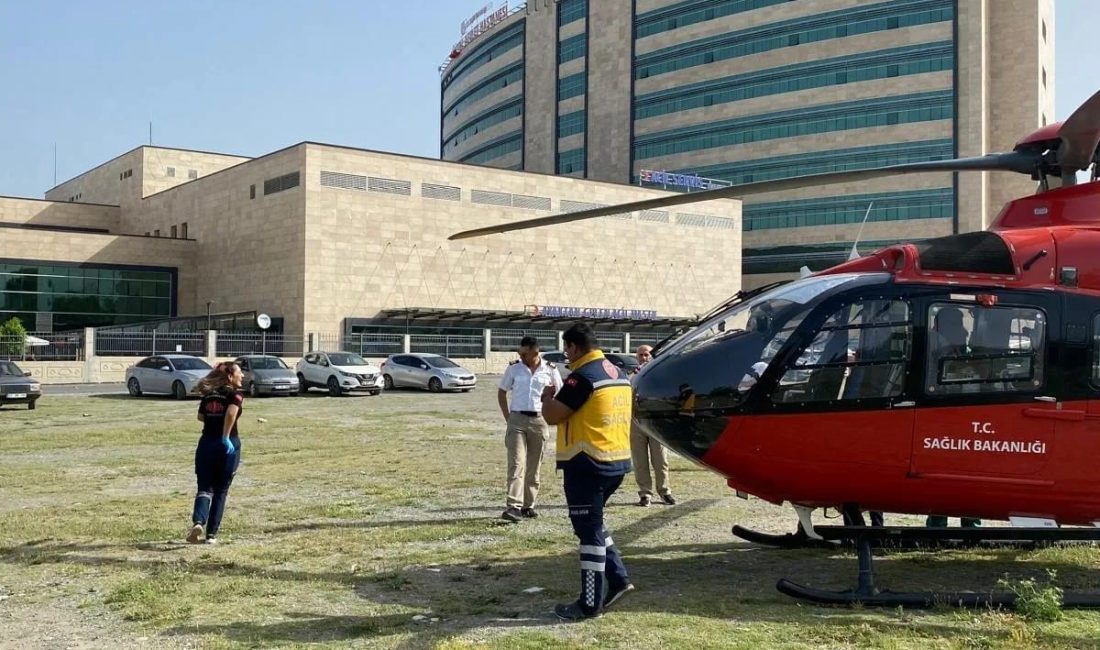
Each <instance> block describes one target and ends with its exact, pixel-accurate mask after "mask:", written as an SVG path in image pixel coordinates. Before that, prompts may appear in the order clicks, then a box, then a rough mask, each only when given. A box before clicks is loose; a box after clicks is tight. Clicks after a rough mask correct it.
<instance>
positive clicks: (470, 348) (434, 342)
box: [409, 334, 485, 359]
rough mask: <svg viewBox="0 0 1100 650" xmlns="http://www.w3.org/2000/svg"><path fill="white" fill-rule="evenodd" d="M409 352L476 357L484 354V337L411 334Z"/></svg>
mask: <svg viewBox="0 0 1100 650" xmlns="http://www.w3.org/2000/svg"><path fill="white" fill-rule="evenodd" d="M409 339H410V341H409V347H410V348H411V350H410V351H411V352H425V353H429V354H442V355H443V356H445V357H455V358H466V359H476V358H480V357H481V356H483V355H484V354H485V337H484V336H471V335H459V334H413V335H411V336H410V337H409Z"/></svg>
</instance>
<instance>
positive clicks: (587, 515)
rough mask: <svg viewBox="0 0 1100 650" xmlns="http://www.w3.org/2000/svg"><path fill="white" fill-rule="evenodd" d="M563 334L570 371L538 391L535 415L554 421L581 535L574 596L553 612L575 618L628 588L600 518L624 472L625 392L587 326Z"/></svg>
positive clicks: (622, 378)
mask: <svg viewBox="0 0 1100 650" xmlns="http://www.w3.org/2000/svg"><path fill="white" fill-rule="evenodd" d="M562 340H563V341H564V345H565V357H566V359H568V360H569V369H570V371H571V372H570V374H569V376H568V377H567V378H566V379H565V382H564V385H563V386H562V388H561V390H560V391H558V392H557V394H556V395H555V394H554V391H553V388H551V387H547V388H546V390H545V391H544V392H543V395H542V415H543V418H544V419H545V420H546V422H547V423H548V424H556V425H558V441H557V456H558V469H560V470H562V473H563V475H564V480H565V501H566V503H567V504H568V505H569V520H570V522H572V524H573V534H575V535H576V536H577V537H578V538H579V539H580V560H581V593H580V597H579V598H578V599H577V600H576V601H575V602H572V603H565V604H560V605H557V606H555V607H554V613H555V614H557V615H558V618H561V619H563V620H567V621H576V620H581V619H585V618H591V617H593V616H599V615H600V614H601V613H602V612H603V610H604V609H606V608H608V607H610V606H612V605H614V604H615V603H616V602H617V601H618V600H619V599H620V598H622V597H623V596H624V595H626V594H627V592H629V591H631V590H633V589H634V585H632V584H630V577H629V576H628V575H627V572H626V567H625V566H623V560H622V557H621V556H620V555H619V551H618V549H616V548H615V543H614V542H613V541H612V540H611V534H610V533H609V532H608V530H607V528H606V527H605V526H604V523H603V508H604V504H605V503H607V500H608V499H609V498H610V497H611V495H612V494H614V493H615V490H617V489H618V488H619V485H620V484H621V483H622V482H623V476H624V475H625V474H626V473H627V472H629V471H630V416H631V411H630V409H631V398H632V395H631V389H630V378H629V377H628V376H627V375H626V374H625V373H624V372H623V371H621V370H619V368H617V367H616V366H615V365H614V364H612V363H611V362H610V361H608V360H607V359H606V358H605V357H604V355H603V352H602V351H600V350H599V349H598V348H597V347H596V334H595V332H593V331H592V328H591V327H589V326H588V325H586V324H584V323H577V324H575V325H573V326H572V327H570V328H569V329H568V330H567V331H566V332H565V334H564V335H563V337H562Z"/></svg>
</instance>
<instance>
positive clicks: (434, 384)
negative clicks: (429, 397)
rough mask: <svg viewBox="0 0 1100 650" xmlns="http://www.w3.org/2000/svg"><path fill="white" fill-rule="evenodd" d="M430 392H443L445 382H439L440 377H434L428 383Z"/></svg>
mask: <svg viewBox="0 0 1100 650" xmlns="http://www.w3.org/2000/svg"><path fill="white" fill-rule="evenodd" d="M428 390H430V391H432V392H433V393H438V392H440V391H442V390H443V382H441V381H439V377H432V378H431V379H430V380H429V381H428Z"/></svg>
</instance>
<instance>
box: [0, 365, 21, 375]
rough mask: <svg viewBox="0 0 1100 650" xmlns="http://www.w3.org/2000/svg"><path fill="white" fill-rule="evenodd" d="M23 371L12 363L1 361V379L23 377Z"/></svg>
mask: <svg viewBox="0 0 1100 650" xmlns="http://www.w3.org/2000/svg"><path fill="white" fill-rule="evenodd" d="M22 376H23V371H22V370H20V369H19V366H17V365H15V364H14V363H12V362H10V361H0V377H22Z"/></svg>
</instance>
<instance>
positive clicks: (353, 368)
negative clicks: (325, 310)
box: [295, 352, 382, 397]
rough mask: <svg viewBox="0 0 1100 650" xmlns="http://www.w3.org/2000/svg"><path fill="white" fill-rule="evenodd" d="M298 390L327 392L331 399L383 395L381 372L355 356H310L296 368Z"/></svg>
mask: <svg viewBox="0 0 1100 650" xmlns="http://www.w3.org/2000/svg"><path fill="white" fill-rule="evenodd" d="M295 372H296V373H297V375H298V388H299V390H300V391H301V392H303V393H305V392H307V391H309V389H310V388H313V387H317V388H327V389H328V392H329V394H330V395H332V396H334V397H335V396H338V395H341V394H343V393H345V392H351V391H362V392H367V393H370V394H371V395H377V394H378V393H381V392H382V371H381V370H380V369H379V368H378V366H375V365H372V364H370V363H369V362H368V361H367V360H366V359H364V358H363V357H361V356H359V355H358V354H355V353H354V352H310V353H309V354H307V355H306V356H304V357H302V359H301V360H300V361H299V362H298V365H297V366H296V367H295Z"/></svg>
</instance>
